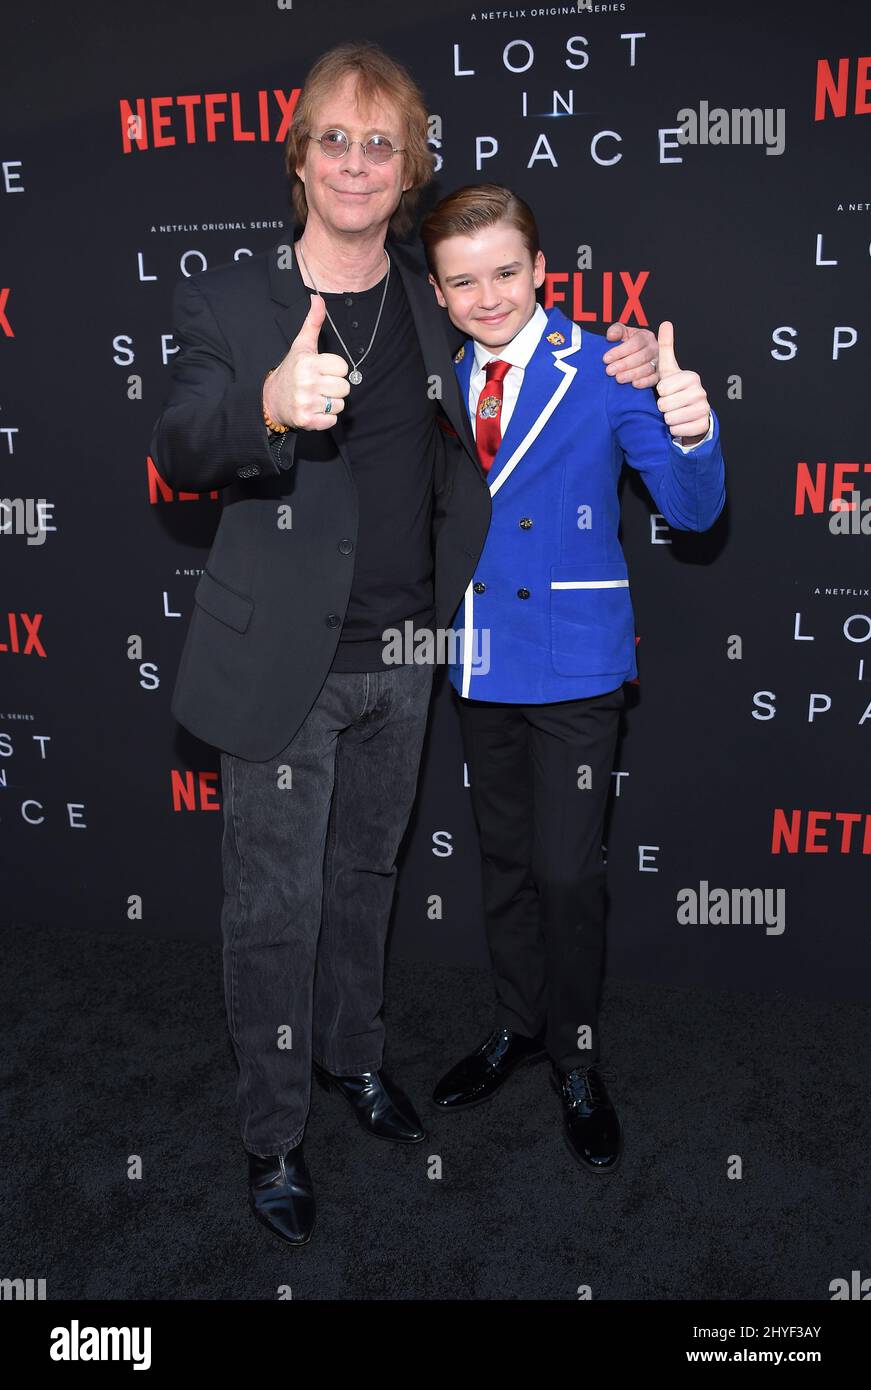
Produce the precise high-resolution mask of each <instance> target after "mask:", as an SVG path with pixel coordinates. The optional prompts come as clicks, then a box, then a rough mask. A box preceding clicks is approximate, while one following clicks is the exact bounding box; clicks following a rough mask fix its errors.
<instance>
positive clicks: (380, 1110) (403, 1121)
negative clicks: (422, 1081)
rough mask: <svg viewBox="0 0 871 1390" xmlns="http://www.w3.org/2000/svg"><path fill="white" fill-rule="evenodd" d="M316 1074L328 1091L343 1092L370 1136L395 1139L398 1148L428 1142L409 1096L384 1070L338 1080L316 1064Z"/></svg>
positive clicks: (338, 1078) (314, 1067)
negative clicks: (424, 1140) (422, 1141)
mask: <svg viewBox="0 0 871 1390" xmlns="http://www.w3.org/2000/svg"><path fill="white" fill-rule="evenodd" d="M312 1071H313V1072H314V1075H315V1077H316V1079H317V1081H318V1084H319V1085H320V1086H322V1087H323V1089H324V1090H325V1091H330V1090H333V1091H339V1092H340V1094H341V1095H343V1096H344V1097H345V1100H346V1101H347V1102H348V1104H349V1105H350V1107H351V1109H352V1110H353V1111H354V1114H355V1115H356V1116H357V1120H358V1122H359V1124H360V1126H361V1128H362V1129H365V1131H366V1133H367V1134H374V1136H375V1138H376V1139H391V1140H392V1141H393V1142H394V1143H395V1144H419V1143H420V1142H421V1140H422V1139H425V1138H426V1130H425V1129H424V1127H423V1125H422V1124H421V1122H420V1120H419V1119H418V1116H417V1113H416V1111H415V1109H414V1106H413V1105H412V1103H411V1101H410V1100H409V1099H408V1096H407V1095H406V1094H405V1092H404V1091H403V1090H401V1089H400V1088H399V1086H397V1085H396V1082H395V1081H391V1080H390V1077H389V1076H388V1075H387V1073H386V1072H385V1071H384V1070H383V1069H382V1070H381V1071H364V1072H358V1073H357V1074H356V1075H355V1076H334V1075H333V1073H332V1072H329V1071H326V1070H325V1069H324V1068H323V1067H321V1066H319V1065H318V1063H317V1062H314V1063H313V1064H312Z"/></svg>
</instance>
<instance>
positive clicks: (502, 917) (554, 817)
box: [456, 685, 625, 1071]
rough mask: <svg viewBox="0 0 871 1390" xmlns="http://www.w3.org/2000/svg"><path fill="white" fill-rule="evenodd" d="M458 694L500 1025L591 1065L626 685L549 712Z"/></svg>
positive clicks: (561, 1062) (560, 1056)
mask: <svg viewBox="0 0 871 1390" xmlns="http://www.w3.org/2000/svg"><path fill="white" fill-rule="evenodd" d="M456 699H457V705H458V707H459V713H460V727H461V729H462V735H463V747H464V750H465V755H466V763H467V765H468V768H469V785H470V790H471V795H472V809H473V811H474V815H475V820H476V823H477V826H478V836H479V840H480V845H481V863H482V882H483V895H484V913H485V921H486V927H487V943H488V946H489V949H490V957H491V960H492V962H493V974H494V982H495V987H496V1027H497V1028H511V1029H513V1030H514V1031H515V1032H517V1033H522V1034H524V1035H525V1036H526V1037H533V1036H535V1035H540V1036H542V1037H543V1038H544V1042H545V1046H546V1048H547V1051H548V1052H549V1053H550V1056H551V1058H552V1059H553V1061H554V1062H556V1064H557V1066H558V1067H560V1068H561V1069H562V1070H564V1071H569V1070H571V1069H572V1068H573V1067H577V1066H593V1065H595V1063H596V1062H598V1061H599V1060H600V1042H599V1017H598V1002H599V993H600V988H601V980H602V967H603V958H604V948H605V869H604V864H603V861H602V831H603V825H604V819H605V809H606V805H607V800H608V788H609V786H610V782H611V771H612V768H613V764H614V750H615V746H616V741H617V731H618V725H619V719H620V711H621V710H622V708H623V706H624V704H625V695H624V692H623V687H622V685H621V686H618V687H617V689H616V690H611V691H608V692H607V693H606V694H604V695H593V696H591V697H589V698H588V699H583V700H561V701H559V702H558V703H555V704H550V705H544V704H542V705H512V704H497V703H496V702H494V701H488V700H464V699H461V698H459V697H456ZM585 768H586V769H589V771H588V772H586V771H584V770H583V769H585ZM584 1029H589V1033H588V1034H587V1033H586V1032H580V1031H579V1030H584ZM582 1042H583V1043H584V1044H585V1046H584V1047H581V1046H580V1044H581V1043H582Z"/></svg>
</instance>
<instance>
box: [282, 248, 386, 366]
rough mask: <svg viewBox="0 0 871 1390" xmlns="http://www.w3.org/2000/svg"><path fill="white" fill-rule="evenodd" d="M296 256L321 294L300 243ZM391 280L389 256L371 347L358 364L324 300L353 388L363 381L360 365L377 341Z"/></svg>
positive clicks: (313, 287)
mask: <svg viewBox="0 0 871 1390" xmlns="http://www.w3.org/2000/svg"><path fill="white" fill-rule="evenodd" d="M296 254H297V255H298V256H299V259H300V260H301V261H302V268H303V270H304V271H305V273H306V275H307V276H308V278H309V280H311V284H312V289H313V290H314V292H315V294H320V290H319V289H318V287H317V285H316V284H315V280H314V276H313V275H312V273H311V271H310V270H309V268H308V266H307V265H306V263H305V256H304V255H303V254H302V250H301V249H300V246H299V242H297V243H296ZM384 254H385V256H387V248H386V247H385V248H384ZM389 280H390V257H389V256H387V274H386V275H385V277H384V289H383V291H382V294H381V303H380V305H379V307H378V317H377V318H376V320H375V327H374V328H373V329H372V337H371V338H370V339H369V347H367V349H366V351H365V352H364V353H363V357H358V358H357V361H356V362H355V361H354V359H353V357H352V356H351V354H350V352H348V345H347V343H346V342H345V340H344V338H343V337H342V335H341V333H340V332H339V330H338V328H337V327H336V325H335V324H334V323H333V319H332V315H331V314H330V311H329V309H328V308H327V301H326V300H325V299H324V312H325V313H326V316H327V318H328V319H329V321H330V325H331V327H332V330H333V332H334V333H335V335H336V337H337V338H338V340H339V342H340V343H341V344H342V347H343V348H344V349H345V352H346V354H347V357H348V361H349V362H350V363H351V371H350V372H349V373H348V380H349V381H350V383H351V385H352V386H359V385H360V382H361V381H362V380H363V373H362V372H361V371H360V363H361V362H362V361H363V358H364V357H368V356H369V352H370V350H371V348H372V344H373V343H374V341H375V334H376V333H377V332H378V325H379V323H380V322H381V312H382V310H383V308H384V301H385V299H386V298H387V285H388V282H389Z"/></svg>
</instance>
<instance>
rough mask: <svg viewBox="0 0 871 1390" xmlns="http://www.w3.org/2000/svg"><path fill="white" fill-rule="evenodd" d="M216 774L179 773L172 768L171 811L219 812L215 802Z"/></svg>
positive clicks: (176, 769)
mask: <svg viewBox="0 0 871 1390" xmlns="http://www.w3.org/2000/svg"><path fill="white" fill-rule="evenodd" d="M218 776H219V774H218V773H217V772H191V771H187V772H180V771H179V770H178V768H176V767H174V768H172V770H171V772H170V789H171V793H172V809H173V811H220V809H221V803H220V801H218V800H217V796H216V791H217V781H218Z"/></svg>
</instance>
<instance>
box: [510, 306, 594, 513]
mask: <svg viewBox="0 0 871 1390" xmlns="http://www.w3.org/2000/svg"><path fill="white" fill-rule="evenodd" d="M580 346H581V325H580V324H579V323H573V324H572V341H571V345H570V346H569V347H567V348H561V349H560V350H559V351H558V352H555V353H554V354H553V365H554V366H555V367H556V368H557V369H558V370H559V371H560V372H562V373H563V379H562V381H561V382H560V383H559V385H558V386H557V388H556V390H555V391H554V393H553V395H552V396H551V398H550V400H549V401H548V402H547V405H546V406H545V407H544V409H543V410H542V411H540V413H539V415H538V418H537V419H536V420H534V421H533V424H532V426H531V428H530V429H529V430H527V432H526V435H525V436H524V438H523V439H521V441H520V443H519V444H518V446H517V448H516V449H515V450H514V453H513V454H512V455H511V457H510V459H509V460H508V462H507V463H506V464H505V467H504V468H501V469H500V470H499V476H498V477H497V478H495V479H494V480H493V483H492V484H491V487H490V496H491V497H493V496H495V494H496V493H497V492H498V491H499V489H500V487H501V486H502V484H503V483H504V482H505V481H506V480H507V479H508V478H509V477H510V476H511V474H512V473H513V472H514V470H515V468H516V467H517V465H518V463H519V462H520V460H521V459H522V458H523V455H524V454H525V453H526V452H527V450H528V449H530V448H531V446H532V445H533V444H534V443H535V441H536V439H537V438H538V436H539V435H540V434H541V431H542V430H543V429H544V427H545V425H546V424H547V422H548V420H549V419H550V417H551V415H552V414H553V412H554V411H555V410H556V408H557V406H558V405H559V403H560V401H561V400H562V398H563V396H564V395H565V393H566V391H568V389H569V387H570V386H571V384H572V379H573V378H574V376H575V373H576V372H577V370H578V369H577V367H574V366H570V365H569V364H568V363H567V362H564V361H563V358H565V357H570V356H571V355H572V353H575V352H577V351H578V350H579V348H580ZM520 389H521V391H522V390H523V388H522V387H521V388H520ZM514 409H515V410H516V409H517V406H516V405H515V407H514Z"/></svg>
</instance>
